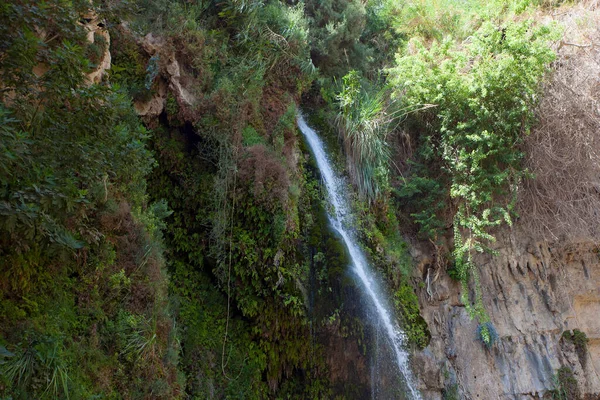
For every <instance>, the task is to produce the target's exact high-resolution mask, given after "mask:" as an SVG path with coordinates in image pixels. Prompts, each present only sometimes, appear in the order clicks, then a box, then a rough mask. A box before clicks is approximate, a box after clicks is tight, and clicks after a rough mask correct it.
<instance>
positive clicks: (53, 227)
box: [0, 0, 556, 399]
mask: <svg viewBox="0 0 600 400" xmlns="http://www.w3.org/2000/svg"><path fill="white" fill-rule="evenodd" d="M539 5H540V4H537V3H536V2H534V1H526V0H519V1H509V2H507V1H495V0H494V1H489V2H486V4H485V5H481V2H478V1H460V2H458V1H452V0H444V1H437V2H434V1H421V2H410V3H409V2H406V3H405V2H393V1H387V0H380V1H377V0H373V1H368V2H360V1H356V0H349V1H338V2H334V1H320V2H319V1H315V0H307V1H306V3H305V4H304V3H294V4H288V3H286V2H280V1H277V0H271V1H265V2H262V1H252V0H227V1H222V2H210V1H207V2H200V1H183V0H135V1H128V2H109V1H100V0H98V1H94V2H92V3H90V2H89V1H84V0H82V1H67V0H52V1H48V2H41V3H40V2H37V1H34V0H17V1H12V2H7V3H4V4H2V5H0V139H1V140H0V196H1V198H0V273H1V276H2V279H1V280H0V371H1V372H2V374H1V375H0V397H2V398H14V399H27V398H76V399H77V398H107V399H118V398H194V399H196V398H197V399H204V398H333V397H334V396H339V397H340V398H344V397H345V398H358V397H360V396H362V395H363V394H364V392H361V391H362V390H364V388H363V387H361V385H363V383H364V382H362V381H361V382H347V383H345V384H344V385H341V384H340V383H339V382H336V380H335V377H332V376H331V374H330V373H329V371H328V364H327V357H326V352H327V349H326V348H325V347H326V344H328V343H331V340H334V339H331V338H332V337H333V338H336V337H337V338H347V337H353V338H356V340H357V342H359V347H360V349H361V351H362V355H363V356H364V353H365V352H366V348H367V347H368V345H369V343H368V333H365V332H364V327H363V326H362V324H361V323H360V318H357V315H358V312H357V311H356V310H355V304H354V303H353V300H354V299H353V296H354V295H355V294H356V291H355V289H354V287H353V283H352V282H351V281H350V280H349V279H347V276H346V275H345V274H344V270H345V268H346V265H347V260H346V255H345V250H344V249H343V248H342V247H341V246H340V243H339V241H338V240H337V239H336V238H335V237H334V236H333V235H332V233H331V232H329V230H328V229H327V218H326V214H325V209H324V206H323V193H322V192H321V189H320V187H319V184H318V182H319V176H318V171H316V168H315V166H314V165H312V164H311V163H310V161H308V160H307V158H306V157H305V155H306V154H307V151H306V149H304V148H303V146H302V145H301V143H300V142H299V139H298V134H297V132H296V127H295V121H296V120H295V119H296V113H297V105H298V104H302V105H303V107H305V108H306V109H310V110H311V111H312V112H311V114H312V115H311V118H312V120H313V122H314V123H315V124H317V125H318V126H319V127H320V128H321V131H322V132H323V134H324V135H325V137H326V139H327V140H329V141H330V142H331V143H333V144H334V145H335V144H336V143H339V144H340V146H339V147H340V149H341V151H340V152H339V154H337V157H338V158H339V159H343V160H344V161H342V162H340V163H339V164H340V167H342V165H345V167H346V170H347V171H348V176H349V179H350V181H351V182H352V183H353V184H354V186H355V188H356V197H355V207H354V208H355V211H356V214H357V223H358V227H357V229H358V231H359V234H360V236H361V238H362V239H363V242H364V244H365V247H366V251H367V253H368V254H369V256H370V258H371V259H372V261H373V263H374V264H375V265H376V267H377V268H378V269H380V270H381V271H382V272H383V274H384V275H385V276H386V277H387V278H388V280H389V282H390V286H391V287H392V289H393V291H394V295H393V303H394V304H395V306H396V308H397V311H398V315H399V319H400V320H401V322H402V324H403V326H404V328H405V330H406V332H407V334H408V337H409V340H410V344H411V346H415V347H418V348H423V347H425V346H427V344H428V341H429V332H428V329H427V325H426V323H425V321H424V320H423V319H422V318H421V317H420V315H419V303H418V298H417V295H416V294H415V290H414V285H415V283H416V280H415V278H414V277H413V271H412V265H411V259H410V256H409V255H408V251H407V244H406V243H405V242H404V240H403V239H402V236H401V234H400V231H399V223H398V219H403V220H405V221H409V220H410V221H412V222H414V224H415V226H416V227H417V229H418V230H419V235H420V236H421V237H422V238H427V239H430V240H431V241H432V242H433V243H435V244H436V246H437V245H438V244H439V243H442V240H441V239H442V238H444V237H445V238H452V239H451V240H453V245H452V246H453V249H452V250H451V251H450V253H451V256H447V255H443V256H446V257H448V258H450V259H451V261H450V263H449V264H450V265H451V266H452V268H451V270H450V271H449V272H450V273H452V275H453V276H455V277H456V278H458V279H459V280H460V281H461V282H462V285H463V297H464V298H463V301H464V303H465V304H466V305H469V309H470V310H471V315H472V316H473V317H476V318H478V320H479V322H480V328H479V334H480V337H481V339H482V340H483V342H484V343H485V344H486V345H487V346H491V345H492V344H493V339H494V334H495V332H494V328H493V326H492V325H491V323H490V321H489V318H488V317H487V314H486V312H485V310H484V309H483V307H482V302H481V293H480V289H479V286H478V275H477V268H476V266H475V264H474V259H473V257H474V256H475V254H476V253H477V252H483V251H488V250H489V249H488V247H489V243H490V242H491V241H493V240H494V236H493V228H494V227H496V226H498V225H500V224H502V223H508V224H510V223H511V220H512V219H513V217H514V212H513V204H514V202H513V199H514V193H515V190H516V187H517V186H518V184H519V182H520V180H521V179H522V178H523V177H524V176H525V175H526V171H525V170H524V169H523V168H522V166H521V160H522V157H523V155H522V152H521V150H520V143H521V141H522V139H523V136H524V135H526V134H527V132H528V130H529V129H530V127H531V126H532V124H533V123H534V119H533V116H534V114H533V110H534V108H535V106H536V103H537V101H538V98H539V96H538V95H539V88H540V82H541V81H542V80H543V78H544V75H545V73H546V71H547V69H548V67H549V63H550V62H551V61H552V60H553V53H552V51H551V50H550V46H549V43H550V41H551V40H553V38H554V37H555V32H556V30H555V29H553V28H550V27H545V26H538V25H536V24H534V23H533V22H532V21H530V20H528V19H527V18H526V16H527V12H528V10H531V9H533V7H536V6H539ZM95 19H97V20H98V21H101V22H100V24H102V26H100V25H98V26H100V29H99V30H98V31H96V32H93V33H92V35H91V36H92V37H93V41H90V32H89V30H88V29H87V27H86V26H87V25H86V24H87V23H89V21H91V20H95ZM515 19H518V20H519V22H516V21H515ZM484 21H488V22H484ZM99 32H108V33H109V34H110V44H109V42H108V41H107V39H106V38H107V37H108V36H104V35H103V34H100V33H99ZM148 34H150V35H148ZM146 35H148V36H146ZM105 51H110V53H111V57H112V65H111V68H110V70H109V71H108V73H107V74H106V75H105V76H104V78H103V79H102V80H100V81H94V80H91V79H90V78H89V76H90V75H89V74H90V73H93V72H94V71H97V70H98V68H99V67H100V66H99V64H101V62H102V60H103V55H104V53H105ZM175 62H176V63H175ZM175 69H176V70H177V79H178V81H177V84H179V83H180V82H182V83H184V84H185V85H184V86H185V90H186V91H185V93H184V92H182V91H181V90H180V91H178V90H177V85H176V84H175V83H174V81H173V79H174V78H173V76H174V75H175V74H174V73H173V71H174V70H175ZM182 93H184V94H182ZM161 96H162V97H161ZM157 98H158V99H162V100H161V101H163V103H161V104H162V108H161V109H160V111H159V112H158V113H157V114H156V115H144V116H143V118H142V119H140V118H139V117H138V116H137V115H136V112H135V109H134V106H133V103H135V104H136V108H137V110H138V112H139V109H140V107H141V106H140V105H144V104H147V103H148V102H151V101H154V100H156V99H157ZM402 138H404V139H402ZM407 138H408V139H407ZM402 140H405V141H408V142H410V143H409V144H407V145H405V146H396V147H394V146H393V145H392V144H393V143H396V144H397V143H400V142H401V141H402ZM334 147H335V146H334ZM398 172H400V173H401V174H402V177H399V176H398ZM449 227H451V229H450V228H449ZM441 256H442V255H440V257H441ZM471 292H472V294H470V293H471ZM359 356H360V354H359ZM330 362H331V361H330ZM334 362H335V361H334Z"/></svg>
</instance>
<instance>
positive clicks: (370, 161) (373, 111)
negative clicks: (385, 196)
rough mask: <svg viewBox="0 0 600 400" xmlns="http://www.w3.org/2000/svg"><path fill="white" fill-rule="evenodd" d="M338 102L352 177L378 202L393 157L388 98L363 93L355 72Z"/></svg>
mask: <svg viewBox="0 0 600 400" xmlns="http://www.w3.org/2000/svg"><path fill="white" fill-rule="evenodd" d="M338 101H339V106H340V111H339V113H338V114H337V117H336V125H337V127H338V132H339V134H340V137H341V138H342V140H343V143H344V151H345V153H346V157H347V160H348V171H349V173H350V177H351V179H352V181H353V182H354V183H355V184H356V186H357V188H358V191H359V193H360V194H361V195H362V196H364V197H365V198H366V199H367V200H369V201H374V200H376V199H377V198H378V197H379V196H380V195H381V194H382V193H383V192H384V187H385V186H386V185H387V162H388V159H389V155H390V152H389V147H388V145H387V143H386V136H387V133H388V130H389V126H390V122H391V118H390V116H389V115H388V113H387V107H386V104H385V100H384V94H383V92H381V91H379V92H376V93H374V94H373V93H369V92H368V91H365V90H363V89H361V88H360V78H359V76H358V73H357V72H356V71H351V72H350V73H349V74H348V75H346V76H345V77H344V86H343V89H342V91H341V92H340V94H339V95H338Z"/></svg>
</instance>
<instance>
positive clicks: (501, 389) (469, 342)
mask: <svg viewBox="0 0 600 400" xmlns="http://www.w3.org/2000/svg"><path fill="white" fill-rule="evenodd" d="M501 243H502V244H499V245H498V247H497V250H498V252H499V255H497V256H488V257H482V258H481V260H480V263H479V271H480V274H481V283H482V286H483V288H484V303H485V306H486V309H487V310H488V311H489V313H490V316H491V319H492V323H493V324H494V326H495V328H496V330H497V333H498V340H497V341H496V344H495V345H494V346H493V347H492V348H491V349H486V348H485V347H484V346H483V345H482V343H481V342H480V341H479V340H478V339H477V324H476V323H475V322H474V321H472V320H471V319H470V318H469V316H468V314H467V312H466V310H465V307H464V304H462V303H461V301H460V299H459V297H460V288H459V285H458V284H457V283H456V282H454V281H452V279H451V278H450V277H449V276H448V275H447V274H443V275H440V276H439V278H438V280H437V281H436V282H435V283H434V284H433V285H432V296H431V297H429V296H428V295H427V293H426V290H425V289H424V290H423V293H421V299H422V304H423V309H422V311H423V317H424V318H425V319H426V320H427V322H428V324H429V328H430V330H431V334H432V340H431V343H430V345H429V347H428V348H427V349H426V350H425V351H424V352H422V353H421V354H419V355H418V356H417V357H416V359H417V362H416V363H415V364H418V365H421V368H418V369H421V370H422V373H421V377H422V379H423V385H424V388H425V392H426V398H429V399H439V398H442V397H441V396H442V392H444V391H445V392H450V391H451V390H453V389H452V386H454V385H455V384H456V385H457V389H458V392H459V393H461V398H469V399H529V398H539V397H542V396H543V395H544V394H545V393H546V392H547V391H549V390H552V389H554V388H555V387H556V384H557V382H556V378H555V375H556V371H557V370H559V368H561V367H563V366H566V367H569V368H571V369H572V370H573V373H574V377H575V379H576V380H577V385H578V387H579V391H580V393H582V394H587V395H591V396H592V397H591V398H597V396H599V394H600V377H599V375H598V371H599V370H600V256H599V250H600V249H599V247H598V246H597V244H593V243H589V242H588V243H578V244H554V245H550V244H548V243H545V242H541V243H540V242H531V241H528V239H527V237H526V236H524V235H517V234H514V233H509V234H506V236H505V237H503V240H502V241H501ZM423 265H424V267H428V266H427V264H423ZM573 329H579V330H581V331H582V332H584V333H585V334H586V335H587V337H588V338H589V343H588V345H587V351H584V352H579V354H578V352H577V350H576V348H575V345H574V344H573V343H572V341H570V340H568V339H566V338H563V333H564V332H565V331H570V330H573Z"/></svg>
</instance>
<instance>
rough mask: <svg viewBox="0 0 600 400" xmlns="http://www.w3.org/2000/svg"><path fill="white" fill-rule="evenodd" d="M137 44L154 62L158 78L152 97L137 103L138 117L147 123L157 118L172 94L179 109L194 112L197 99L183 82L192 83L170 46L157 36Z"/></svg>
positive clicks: (149, 35)
mask: <svg viewBox="0 0 600 400" xmlns="http://www.w3.org/2000/svg"><path fill="white" fill-rule="evenodd" d="M138 44H139V45H140V47H141V49H143V51H144V52H145V53H146V55H148V56H150V57H152V58H153V59H154V60H155V61H154V62H155V63H156V68H157V76H156V78H155V82H154V83H153V84H154V85H155V88H156V90H155V91H154V93H153V95H152V97H151V98H150V99H147V100H144V101H136V102H135V103H134V107H135V110H136V112H137V114H138V115H140V116H141V117H143V118H144V119H145V120H146V121H151V120H152V119H154V118H156V117H158V116H159V115H160V114H161V113H162V112H163V111H164V109H165V107H166V104H167V96H168V94H169V93H172V94H173V96H174V98H175V100H176V101H177V104H178V105H179V107H181V108H182V109H186V110H187V109H192V108H193V106H194V105H196V103H197V99H196V97H195V96H194V95H193V94H192V91H191V90H190V89H189V88H188V87H186V85H185V83H184V81H185V82H188V83H189V80H185V79H183V78H184V76H183V75H184V73H183V71H182V68H181V66H180V64H179V61H178V60H177V58H176V54H175V51H174V49H173V48H172V47H170V46H168V45H167V44H166V43H165V42H164V40H163V39H162V38H160V37H156V36H154V35H152V33H149V34H147V35H146V36H145V37H144V38H143V39H139V40H138Z"/></svg>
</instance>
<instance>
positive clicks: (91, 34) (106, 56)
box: [80, 12, 112, 84]
mask: <svg viewBox="0 0 600 400" xmlns="http://www.w3.org/2000/svg"><path fill="white" fill-rule="evenodd" d="M80 24H81V25H82V26H83V27H84V29H85V30H86V32H87V41H88V42H89V43H95V41H96V40H98V38H101V39H103V41H104V43H103V45H102V48H103V50H102V55H101V56H100V60H99V61H98V62H97V64H96V68H95V69H94V70H93V71H92V72H90V73H89V74H87V75H86V80H87V82H88V83H89V84H94V83H100V82H101V81H102V78H103V77H104V75H105V74H106V71H108V70H109V69H110V65H111V62H112V60H111V54H110V35H109V33H108V30H107V29H106V26H105V22H104V21H102V20H100V19H99V18H98V15H96V13H94V12H90V13H88V14H87V15H84V16H83V17H82V19H81V21H80Z"/></svg>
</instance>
